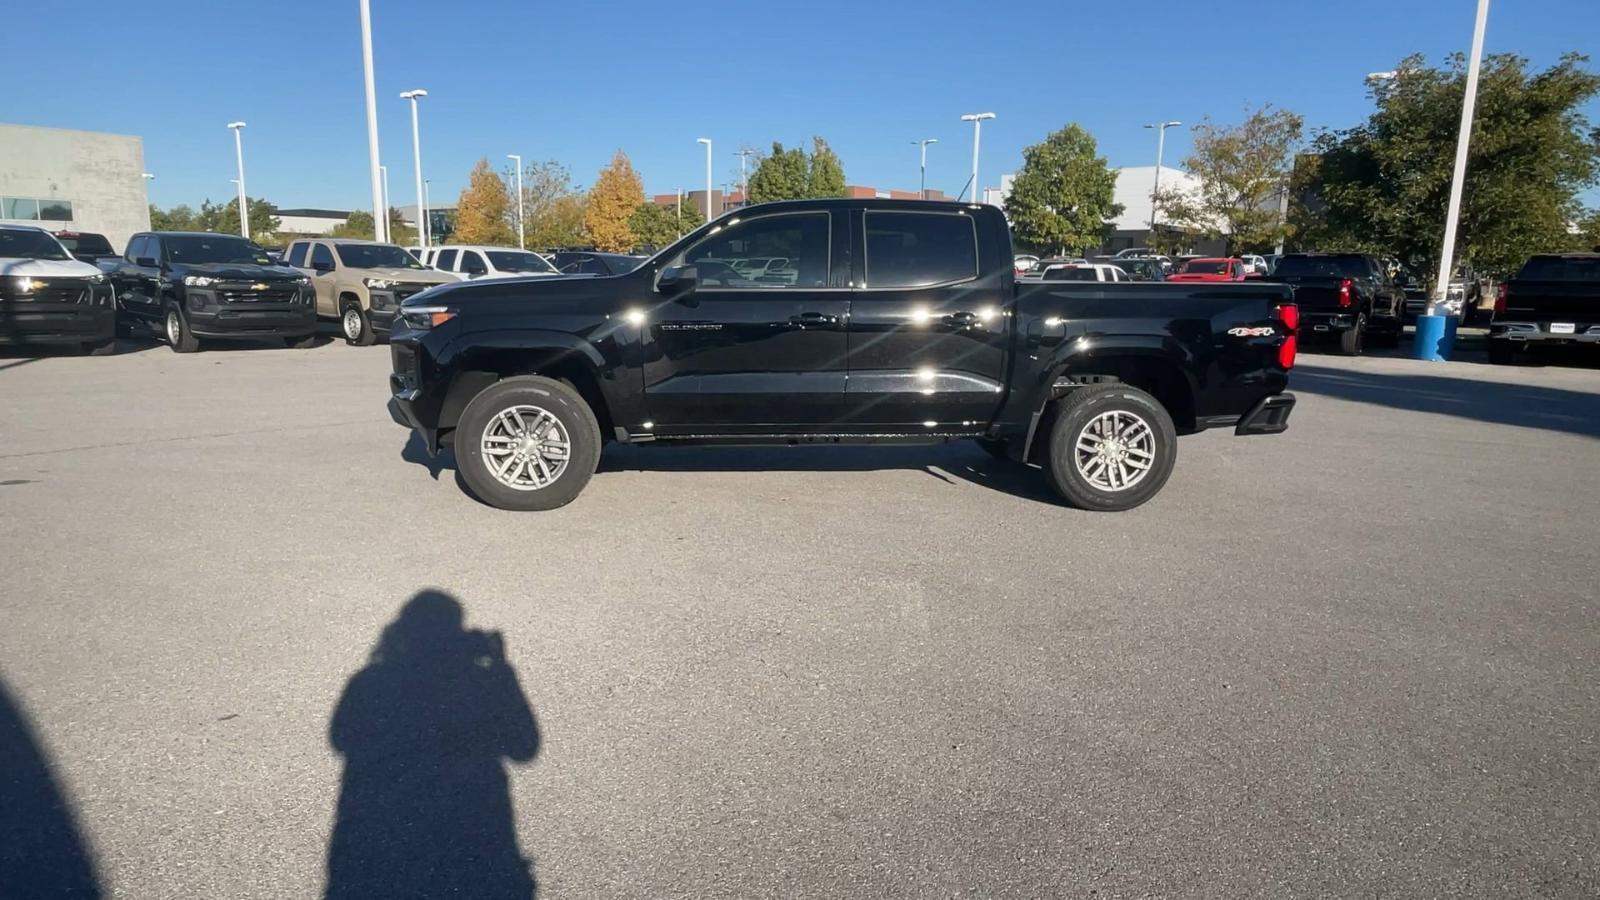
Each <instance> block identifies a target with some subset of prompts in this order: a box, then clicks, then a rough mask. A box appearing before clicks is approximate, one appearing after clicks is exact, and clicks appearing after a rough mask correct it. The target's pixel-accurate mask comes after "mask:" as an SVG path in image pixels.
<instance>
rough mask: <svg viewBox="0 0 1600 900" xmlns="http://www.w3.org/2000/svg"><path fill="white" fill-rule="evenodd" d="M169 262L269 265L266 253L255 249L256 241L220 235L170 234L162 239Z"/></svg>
mask: <svg viewBox="0 0 1600 900" xmlns="http://www.w3.org/2000/svg"><path fill="white" fill-rule="evenodd" d="M161 245H162V247H163V248H164V249H165V250H166V252H167V259H168V261H170V262H175V263H186V264H190V265H193V264H195V263H241V264H246V265H255V266H270V265H272V259H271V257H269V256H267V251H265V250H263V249H261V248H260V247H258V246H256V242H255V241H247V240H245V239H244V238H242V237H226V236H224V235H220V234H169V235H166V236H164V237H162V239H161Z"/></svg>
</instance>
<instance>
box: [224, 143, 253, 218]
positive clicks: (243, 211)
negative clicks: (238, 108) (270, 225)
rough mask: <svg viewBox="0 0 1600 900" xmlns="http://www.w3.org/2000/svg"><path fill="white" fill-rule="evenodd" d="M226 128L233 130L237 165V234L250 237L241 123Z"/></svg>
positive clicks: (234, 154)
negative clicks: (245, 194)
mask: <svg viewBox="0 0 1600 900" xmlns="http://www.w3.org/2000/svg"><path fill="white" fill-rule="evenodd" d="M228 127H229V128H232V129H233V156H234V159H236V160H237V161H238V163H239V234H241V235H243V236H244V237H247V238H248V237H249V236H250V201H248V200H246V199H245V196H244V139H243V138H241V137H239V134H240V133H241V132H242V131H243V130H244V123H243V122H229V123H228Z"/></svg>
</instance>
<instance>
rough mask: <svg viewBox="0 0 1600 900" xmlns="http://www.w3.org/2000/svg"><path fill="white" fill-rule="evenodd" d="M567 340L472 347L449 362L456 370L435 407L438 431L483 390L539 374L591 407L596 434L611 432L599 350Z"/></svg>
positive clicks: (451, 425)
mask: <svg viewBox="0 0 1600 900" xmlns="http://www.w3.org/2000/svg"><path fill="white" fill-rule="evenodd" d="M564 337H567V338H570V339H571V340H569V341H567V340H563V341H542V342H535V343H523V344H517V345H508V344H505V343H501V344H498V345H494V346H480V347H474V348H472V349H470V350H467V351H464V352H463V353H462V354H461V355H459V356H457V357H456V358H455V359H454V360H453V361H452V364H453V367H454V368H455V370H456V372H455V375H454V376H453V377H452V378H451V379H450V386H449V388H448V389H447V390H446V391H445V395H444V401H443V403H442V404H441V405H440V408H439V425H438V427H439V431H440V432H441V434H442V433H444V432H445V431H447V430H454V428H455V427H456V424H457V423H458V422H460V421H461V413H462V411H463V410H465V409H466V408H467V404H468V403H471V402H472V398H474V397H476V396H477V395H478V394H479V393H481V392H482V391H483V390H484V389H486V388H488V387H489V386H490V385H493V384H496V383H498V382H500V381H503V380H504V379H507V378H515V377H517V376H519V375H542V376H544V377H546V378H554V379H556V380H558V381H565V382H567V383H568V384H570V385H572V387H573V389H574V390H576V391H577V392H578V394H579V395H580V396H581V397H583V400H584V402H585V403H587V404H589V408H590V409H591V410H593V412H594V416H595V419H596V420H597V421H598V422H599V423H600V434H601V436H602V438H604V437H606V436H608V435H610V434H611V429H612V417H611V404H610V402H609V400H608V398H607V395H606V390H605V387H604V386H603V385H604V382H605V379H604V378H603V377H602V375H601V372H602V366H601V360H600V357H599V353H598V352H597V351H595V349H594V348H593V346H591V345H589V344H588V343H587V342H585V341H582V340H581V339H578V338H575V337H572V336H570V335H567V336H564Z"/></svg>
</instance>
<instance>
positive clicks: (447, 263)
mask: <svg viewBox="0 0 1600 900" xmlns="http://www.w3.org/2000/svg"><path fill="white" fill-rule="evenodd" d="M433 267H434V268H435V269H443V270H444V271H446V272H454V271H455V270H456V249H455V248H454V247H449V248H447V249H444V250H440V251H439V258H438V259H437V260H435V261H434V263H433Z"/></svg>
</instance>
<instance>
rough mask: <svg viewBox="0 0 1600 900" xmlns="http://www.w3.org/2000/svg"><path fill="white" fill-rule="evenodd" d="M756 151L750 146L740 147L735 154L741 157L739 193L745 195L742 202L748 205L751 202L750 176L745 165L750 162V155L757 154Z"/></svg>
mask: <svg viewBox="0 0 1600 900" xmlns="http://www.w3.org/2000/svg"><path fill="white" fill-rule="evenodd" d="M755 152H756V151H754V150H752V149H750V148H749V147H740V148H739V149H738V150H736V151H734V154H733V155H734V156H737V157H739V193H740V194H741V195H743V198H744V199H743V200H742V201H741V202H742V203H744V204H745V205H746V206H748V205H749V204H750V177H749V176H748V175H746V174H745V165H746V163H748V162H749V160H750V157H752V156H754V155H755Z"/></svg>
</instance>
